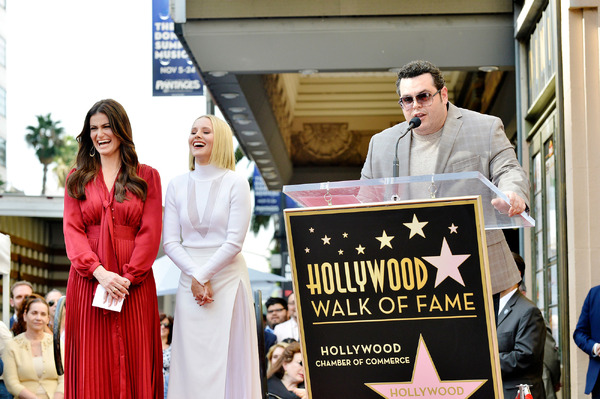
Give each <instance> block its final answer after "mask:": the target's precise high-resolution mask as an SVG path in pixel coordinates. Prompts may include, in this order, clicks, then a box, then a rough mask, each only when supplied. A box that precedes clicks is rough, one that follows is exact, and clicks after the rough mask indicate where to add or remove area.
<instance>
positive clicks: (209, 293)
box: [192, 277, 214, 306]
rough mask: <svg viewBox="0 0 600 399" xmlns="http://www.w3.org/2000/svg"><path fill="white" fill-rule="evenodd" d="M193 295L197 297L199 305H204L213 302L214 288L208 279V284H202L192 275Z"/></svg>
mask: <svg viewBox="0 0 600 399" xmlns="http://www.w3.org/2000/svg"><path fill="white" fill-rule="evenodd" d="M192 295H194V298H195V299H196V302H197V303H198V305H200V306H202V305H205V304H208V303H211V302H213V301H214V300H213V298H212V297H213V289H212V285H211V284H210V281H207V282H206V284H204V285H202V284H200V283H199V282H198V280H196V279H195V278H193V277H192Z"/></svg>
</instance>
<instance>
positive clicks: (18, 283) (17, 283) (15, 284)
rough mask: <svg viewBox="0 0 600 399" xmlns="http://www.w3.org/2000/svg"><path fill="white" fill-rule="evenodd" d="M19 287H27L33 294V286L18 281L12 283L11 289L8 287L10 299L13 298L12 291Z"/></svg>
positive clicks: (23, 281)
mask: <svg viewBox="0 0 600 399" xmlns="http://www.w3.org/2000/svg"><path fill="white" fill-rule="evenodd" d="M21 285H26V286H28V287H29V288H31V291H32V292H33V285H32V284H31V283H30V282H29V281H25V280H20V281H17V282H16V283H14V284H13V285H12V287H10V297H11V298H12V297H13V291H14V289H15V288H17V287H18V286H21Z"/></svg>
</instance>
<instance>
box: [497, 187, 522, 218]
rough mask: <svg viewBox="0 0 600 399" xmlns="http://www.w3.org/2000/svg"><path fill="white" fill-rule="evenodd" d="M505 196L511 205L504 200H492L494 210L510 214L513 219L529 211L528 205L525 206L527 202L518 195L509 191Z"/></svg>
mask: <svg viewBox="0 0 600 399" xmlns="http://www.w3.org/2000/svg"><path fill="white" fill-rule="evenodd" d="M504 194H506V196H507V197H508V199H509V201H510V204H507V203H506V201H504V200H503V199H502V198H494V199H493V200H492V205H494V208H496V209H497V210H498V212H500V213H503V214H508V216H510V217H513V216H515V215H519V214H521V213H523V212H524V211H525V210H527V204H525V200H524V199H523V198H521V197H519V196H518V195H517V193H515V192H512V191H507V192H505V193H504Z"/></svg>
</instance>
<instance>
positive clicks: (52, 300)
mask: <svg viewBox="0 0 600 399" xmlns="http://www.w3.org/2000/svg"><path fill="white" fill-rule="evenodd" d="M62 296H63V293H62V292H60V291H59V290H56V289H54V290H51V291H48V293H47V294H46V303H47V304H48V306H49V307H50V323H48V326H49V327H50V329H53V328H54V315H55V314H56V305H58V300H59V299H60V298H61V297H62Z"/></svg>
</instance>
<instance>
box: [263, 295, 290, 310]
mask: <svg viewBox="0 0 600 399" xmlns="http://www.w3.org/2000/svg"><path fill="white" fill-rule="evenodd" d="M275 304H280V305H281V306H283V308H284V309H285V310H287V308H288V306H287V301H286V300H285V299H283V298H278V297H270V298H269V299H267V302H265V307H266V308H267V309H269V306H271V305H275Z"/></svg>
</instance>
